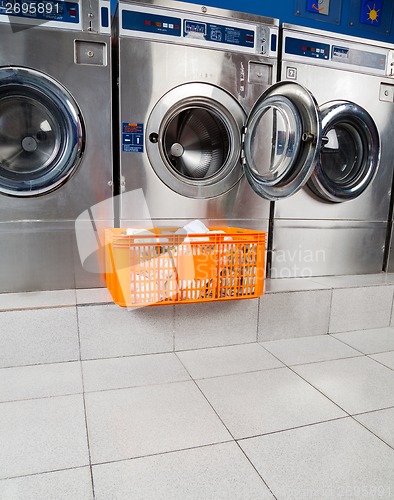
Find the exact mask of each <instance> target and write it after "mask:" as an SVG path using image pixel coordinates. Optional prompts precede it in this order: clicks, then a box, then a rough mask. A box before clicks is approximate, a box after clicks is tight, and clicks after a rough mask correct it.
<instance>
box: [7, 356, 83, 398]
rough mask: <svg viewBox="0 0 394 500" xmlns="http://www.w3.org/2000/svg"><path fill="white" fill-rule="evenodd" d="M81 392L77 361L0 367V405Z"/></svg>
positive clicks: (80, 377)
mask: <svg viewBox="0 0 394 500" xmlns="http://www.w3.org/2000/svg"><path fill="white" fill-rule="evenodd" d="M78 393H82V373H81V365H80V362H79V361H72V362H70V363H56V364H50V365H35V366H20V367H17V368H0V402H3V401H17V400H21V399H33V398H45V397H48V396H65V395H66V394H78Z"/></svg>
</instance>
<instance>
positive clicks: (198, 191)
mask: <svg viewBox="0 0 394 500" xmlns="http://www.w3.org/2000/svg"><path fill="white" fill-rule="evenodd" d="M187 110H196V112H200V111H201V112H203V113H207V116H208V115H210V116H212V117H213V118H214V119H216V120H217V121H218V122H220V123H221V124H222V125H223V130H225V131H226V134H227V137H228V152H227V154H226V158H225V159H224V160H223V162H222V165H221V167H220V168H218V170H217V171H216V172H213V173H210V174H209V175H208V173H209V169H208V171H207V176H206V177H204V176H203V177H200V178H198V177H196V178H193V177H191V176H188V175H185V174H182V173H181V172H179V171H177V169H176V168H174V165H173V164H172V163H171V159H170V158H169V154H168V150H169V148H168V147H167V144H166V134H167V133H168V129H169V127H170V126H171V124H172V123H173V120H175V119H177V117H179V116H180V115H181V114H182V113H184V112H187ZM245 117H246V115H245V113H244V111H243V109H242V107H241V105H240V104H239V103H238V102H237V101H236V100H235V99H234V97H232V96H231V95H230V94H228V93H227V92H225V91H224V90H222V89H220V88H218V87H216V86H214V85H211V84H206V83H187V84H183V85H180V86H179V87H175V88H174V89H172V90H170V91H169V92H168V93H167V94H165V95H164V96H163V97H162V98H161V99H160V100H159V101H158V102H157V104H156V105H155V107H154V108H153V110H152V112H151V114H150V116H149V119H148V122H147V129H146V141H145V143H146V151H147V154H148V157H149V161H150V163H151V165H152V168H153V170H154V171H155V173H156V175H157V176H158V177H159V179H160V180H161V181H162V182H164V184H166V185H167V186H168V187H169V188H170V189H172V190H173V191H174V192H176V193H178V194H180V195H182V196H186V197H189V198H197V199H208V198H213V197H215V196H219V195H222V194H224V193H226V192H227V191H228V190H230V189H231V188H232V187H233V186H234V185H235V184H237V182H238V181H239V180H240V179H241V177H242V176H243V171H242V168H241V164H240V156H241V129H242V126H243V124H244V122H245ZM179 146H182V145H179ZM174 147H175V149H176V146H174ZM174 152H175V153H176V154H182V149H181V148H179V153H177V152H176V151H175V150H174Z"/></svg>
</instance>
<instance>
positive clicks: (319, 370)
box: [293, 356, 394, 414]
mask: <svg viewBox="0 0 394 500" xmlns="http://www.w3.org/2000/svg"><path fill="white" fill-rule="evenodd" d="M293 369H294V371H296V372H297V373H299V374H300V375H301V376H302V377H303V378H305V380H307V381H308V382H310V383H311V384H312V385H313V386H314V387H316V388H317V389H319V391H321V392H322V393H323V394H325V395H326V396H327V397H329V398H330V399H331V400H332V401H334V402H335V403H337V404H338V405H339V406H340V407H341V408H343V409H344V410H345V411H347V412H349V413H350V414H354V413H361V412H366V411H371V410H379V409H382V408H388V407H389V406H394V372H393V371H392V370H390V369H388V368H386V367H385V366H382V365H380V364H379V363H377V362H376V361H374V360H372V359H370V358H368V357H366V356H362V357H357V358H349V359H339V360H335V361H325V362H323V363H313V364H310V365H298V366H295V367H294V368H293Z"/></svg>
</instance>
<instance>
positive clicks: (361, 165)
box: [275, 32, 394, 222]
mask: <svg viewBox="0 0 394 500" xmlns="http://www.w3.org/2000/svg"><path fill="white" fill-rule="evenodd" d="M291 35H292V36H293V32H291ZM299 36H304V37H305V36H306V35H305V34H304V33H302V34H301V35H299ZM319 39H320V41H321V42H322V43H323V46H326V45H327V46H330V47H332V46H336V45H338V44H340V43H342V45H346V43H345V42H344V41H343V40H342V41H338V40H335V39H331V38H329V34H326V37H321V36H320V38H319ZM354 46H355V47H356V48H357V50H359V49H361V48H362V49H363V50H364V51H365V50H366V51H367V52H369V51H370V50H371V51H374V52H372V53H373V54H376V53H377V52H378V53H380V57H381V60H382V61H386V64H387V63H388V59H387V53H388V50H386V49H384V48H383V49H382V48H379V47H373V46H370V45H366V44H365V43H363V44H360V43H358V42H357V44H356V43H354ZM330 50H331V49H330ZM330 53H331V52H330ZM285 57H288V56H285ZM298 57H299V58H300V59H305V57H301V56H298ZM296 58H297V57H296V56H294V59H296ZM372 60H375V59H374V58H373V59H372ZM309 61H310V59H308V61H307V62H308V64H306V63H305V62H299V61H298V60H297V61H296V60H290V61H287V60H284V61H283V62H282V65H281V72H282V75H284V77H286V76H287V77H290V76H291V78H292V79H293V78H296V81H297V82H298V83H300V84H302V85H304V86H305V87H306V88H307V89H308V90H309V91H310V92H311V93H312V94H313V95H314V97H315V98H316V100H317V102H318V105H319V107H320V109H321V113H322V120H323V121H324V126H325V127H326V128H327V126H328V128H330V126H331V125H330V119H331V118H332V119H335V120H337V119H339V125H340V124H341V123H342V126H341V125H340V129H342V130H341V132H342V139H343V141H344V148H343V150H342V151H341V153H340V157H341V158H342V168H343V169H344V170H343V172H342V173H344V174H345V175H346V172H348V174H350V177H349V179H350V180H352V181H354V182H353V186H352V187H353V188H354V191H350V192H346V187H347V186H346V181H345V182H343V183H342V186H341V187H342V188H343V189H342V190H341V191H343V192H340V193H339V192H338V191H337V190H335V194H334V192H333V193H332V194H331V198H332V199H331V200H330V201H328V200H327V199H323V198H322V194H321V193H318V194H316V192H314V191H317V189H316V188H313V184H312V181H311V183H310V184H311V185H312V189H310V188H309V187H307V188H305V189H302V190H301V191H300V192H299V193H297V194H296V195H295V196H294V197H292V198H291V199H289V200H281V201H280V202H278V203H277V204H276V206H275V217H277V218H286V219H287V218H288V219H328V220H360V221H362V220H364V221H365V220H370V221H372V220H374V221H381V222H383V221H385V220H387V215H388V207H389V199H390V189H391V180H390V181H389V180H388V179H391V177H392V158H393V157H394V141H392V135H393V133H394V131H393V125H392V114H393V111H394V103H393V101H392V100H391V102H389V101H388V100H385V99H384V98H382V96H384V91H385V89H386V88H389V89H392V88H393V80H392V79H390V78H389V77H388V76H387V75H386V76H385V74H386V69H385V68H384V69H374V68H373V67H372V68H367V69H366V71H365V72H361V71H360V68H359V67H357V66H353V65H349V64H347V63H340V62H337V61H332V60H331V61H326V60H322V61H320V60H317V61H316V60H315V59H313V60H312V61H311V63H309ZM379 61H380V59H379ZM338 65H340V67H338ZM327 66H328V67H327ZM359 71H360V72H359ZM376 72H377V73H379V75H377V74H374V73H376ZM380 73H382V74H380ZM338 100H341V101H347V102H348V103H351V104H350V108H349V109H351V110H352V112H351V113H347V112H346V106H345V107H341V106H339V108H338V107H335V109H334V108H333V111H332V114H330V111H328V109H329V107H330V102H335V101H338ZM342 111H343V114H342ZM337 113H338V115H339V116H337ZM334 116H335V118H334ZM341 116H342V117H343V118H344V121H343V122H342V121H341ZM376 131H377V133H376ZM323 135H324V134H323ZM330 137H331V140H332V143H333V144H334V145H335V141H337V140H338V137H337V134H335V137H334V134H333V133H332V132H331V134H330V132H329V135H328V137H327V138H328V140H330ZM325 142H326V140H324V143H325ZM372 143H373V146H372ZM379 143H380V157H379V158H378V154H379ZM345 146H346V149H345ZM350 149H353V152H354V153H355V152H356V151H357V150H360V151H361V150H363V153H364V154H362V155H359V156H358V157H357V158H356V157H355V155H354V154H353V155H352V154H351V151H350ZM328 153H329V152H328V151H327V148H326V147H325V146H324V147H323V149H322V151H321V155H319V156H320V158H321V159H322V161H323V163H326V166H327V167H328V164H329V163H330V161H329V160H328V158H324V157H325V156H326V157H327V156H328ZM361 157H362V158H363V159H361ZM343 159H345V160H347V162H346V165H347V166H344V163H343ZM338 160H339V158H338ZM318 165H319V164H318ZM368 165H369V166H368ZM321 167H322V164H320V168H321ZM318 168H319V167H318ZM357 173H358V174H360V175H359V176H358V175H357ZM353 174H355V175H353ZM323 175H324V174H322V177H323ZM336 175H337V176H338V177H339V179H338V180H340V173H339V172H337V173H336V172H335V168H334V169H332V170H331V173H330V172H327V173H326V177H327V176H328V177H329V176H331V178H332V180H334V181H335V176H336ZM363 176H365V179H364V181H362V178H363ZM313 178H314V180H315V179H316V174H315V175H314V177H313ZM358 181H359V182H358ZM320 182H321V181H320ZM339 184H340V183H339ZM366 184H368V185H366ZM337 187H338V186H337ZM358 188H359V189H358ZM346 196H348V198H346V200H345V199H344V197H346ZM327 197H328V194H327ZM327 197H326V198H327ZM339 197H341V198H340V199H341V201H343V202H338V201H339V199H333V198H339ZM353 197H354V199H352V198H353Z"/></svg>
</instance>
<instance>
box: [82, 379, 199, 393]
mask: <svg viewBox="0 0 394 500" xmlns="http://www.w3.org/2000/svg"><path fill="white" fill-rule="evenodd" d="M185 382H193V379H192V378H185V379H183V380H172V381H170V382H154V383H151V384H142V385H130V386H125V387H111V388H110V389H94V390H93V391H90V390H88V391H87V390H85V394H97V393H101V392H111V391H125V390H127V389H141V388H143V387H157V386H164V385H172V384H184V383H185Z"/></svg>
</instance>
